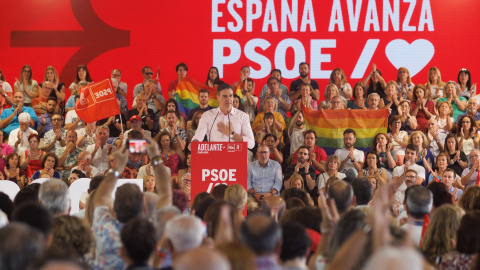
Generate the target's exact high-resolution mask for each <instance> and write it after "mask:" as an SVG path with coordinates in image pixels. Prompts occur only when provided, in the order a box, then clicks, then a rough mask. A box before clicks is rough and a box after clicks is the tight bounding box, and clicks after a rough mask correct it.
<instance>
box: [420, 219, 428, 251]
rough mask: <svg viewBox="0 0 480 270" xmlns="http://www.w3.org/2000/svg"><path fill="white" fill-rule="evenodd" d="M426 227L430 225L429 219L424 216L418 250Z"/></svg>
mask: <svg viewBox="0 0 480 270" xmlns="http://www.w3.org/2000/svg"><path fill="white" fill-rule="evenodd" d="M428 225H430V217H429V216H428V214H425V216H423V225H422V237H421V238H420V248H422V240H423V236H424V235H425V232H426V231H427V228H428Z"/></svg>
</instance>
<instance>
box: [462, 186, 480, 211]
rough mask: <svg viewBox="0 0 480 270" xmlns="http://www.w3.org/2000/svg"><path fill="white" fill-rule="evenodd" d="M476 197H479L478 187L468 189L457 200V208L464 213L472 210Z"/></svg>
mask: <svg viewBox="0 0 480 270" xmlns="http://www.w3.org/2000/svg"><path fill="white" fill-rule="evenodd" d="M478 197H480V186H473V187H469V188H467V189H466V190H465V192H464V193H463V194H462V196H461V197H460V199H459V200H458V206H460V207H461V208H463V210H465V211H468V210H473V204H474V203H475V200H476V199H477V198H478Z"/></svg>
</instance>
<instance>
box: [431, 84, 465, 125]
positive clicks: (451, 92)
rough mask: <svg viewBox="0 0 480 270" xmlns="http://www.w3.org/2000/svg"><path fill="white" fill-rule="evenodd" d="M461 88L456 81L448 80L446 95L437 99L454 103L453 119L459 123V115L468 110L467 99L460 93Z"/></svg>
mask: <svg viewBox="0 0 480 270" xmlns="http://www.w3.org/2000/svg"><path fill="white" fill-rule="evenodd" d="M459 89H460V87H459V86H458V84H457V83H456V82H454V81H448V82H447V83H446V84H445V97H442V98H439V99H438V100H437V102H442V101H448V102H449V103H450V104H452V108H453V119H454V120H455V124H456V123H458V121H457V120H459V119H458V116H459V115H460V114H464V113H466V111H467V99H466V98H465V97H462V96H459V95H458V94H459Z"/></svg>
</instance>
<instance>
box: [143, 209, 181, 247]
mask: <svg viewBox="0 0 480 270" xmlns="http://www.w3.org/2000/svg"><path fill="white" fill-rule="evenodd" d="M181 214H182V212H180V210H179V209H178V207H175V206H165V207H162V208H160V209H158V210H157V211H156V212H155V213H153V214H152V216H151V217H150V221H151V222H152V223H153V226H155V230H156V232H157V239H161V238H162V236H163V231H164V230H165V224H166V223H167V222H168V221H169V220H170V219H172V218H173V217H175V216H179V215H181Z"/></svg>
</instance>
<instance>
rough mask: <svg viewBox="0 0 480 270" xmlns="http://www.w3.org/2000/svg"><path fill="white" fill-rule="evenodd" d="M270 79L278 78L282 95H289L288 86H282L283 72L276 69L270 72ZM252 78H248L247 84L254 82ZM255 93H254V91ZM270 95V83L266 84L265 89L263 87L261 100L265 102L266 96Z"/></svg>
mask: <svg viewBox="0 0 480 270" xmlns="http://www.w3.org/2000/svg"><path fill="white" fill-rule="evenodd" d="M270 77H275V78H277V79H278V80H279V81H280V89H281V90H282V94H285V95H288V88H287V86H286V85H284V84H282V71H281V70H280V69H274V70H272V71H271V72H270ZM249 79H250V78H247V83H248V82H250V81H252V82H253V80H252V79H250V80H249ZM252 92H254V91H252ZM267 94H268V83H267V84H265V85H264V86H263V87H262V91H260V96H259V98H260V99H261V100H263V99H264V98H265V96H266V95H267Z"/></svg>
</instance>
